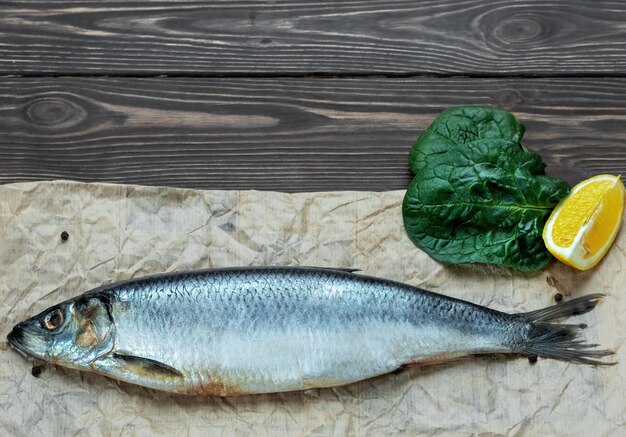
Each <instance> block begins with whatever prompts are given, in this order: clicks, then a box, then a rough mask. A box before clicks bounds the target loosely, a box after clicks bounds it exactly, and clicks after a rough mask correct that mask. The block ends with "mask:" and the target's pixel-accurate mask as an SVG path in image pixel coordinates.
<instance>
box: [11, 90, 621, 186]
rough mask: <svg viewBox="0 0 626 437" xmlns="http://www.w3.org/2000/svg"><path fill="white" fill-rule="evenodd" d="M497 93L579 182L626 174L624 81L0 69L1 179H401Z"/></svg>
mask: <svg viewBox="0 0 626 437" xmlns="http://www.w3.org/2000/svg"><path fill="white" fill-rule="evenodd" d="M473 104H484V105H497V106H500V107H504V108H507V109H509V110H511V111H513V112H514V113H515V114H516V116H517V117H518V118H519V119H520V120H521V121H522V122H523V123H524V124H525V125H526V127H527V133H526V136H525V141H524V143H525V145H527V146H528V147H529V148H530V149H532V150H534V151H537V152H539V153H541V155H542V157H543V158H544V161H545V162H546V163H547V164H548V170H549V172H550V173H552V174H554V175H556V176H559V177H562V178H564V179H566V180H567V181H569V182H570V183H574V182H577V181H579V180H581V179H583V178H586V177H589V176H591V175H594V174H597V173H601V172H610V173H618V174H626V147H625V146H624V145H625V144H626V130H625V129H624V125H625V123H626V79H620V78H611V79H468V78H449V79H443V78H420V79H381V78H362V79H331V78H326V79H299V80H293V79H260V78H257V79H226V78H221V79H219V78H213V79H207V78H185V79H183V78H177V79H173V78H161V79H136V78H100V79H88V78H57V79H54V78H5V79H3V80H1V81H0V132H1V133H2V135H0V183H7V182H16V181H25V180H41V179H52V178H68V179H76V180H81V181H107V182H120V183H138V184H148V185H170V186H179V187H192V188H205V189H236V188H252V189H268V190H281V191H317V190H390V189H403V188H406V186H407V184H408V183H409V180H410V177H411V174H410V172H409V170H408V167H407V157H408V152H409V150H410V147H411V144H412V143H413V142H414V141H415V139H416V138H417V136H418V135H419V133H420V132H421V131H422V130H424V129H425V128H426V127H427V126H428V124H429V123H430V122H431V121H432V119H433V118H434V117H435V116H436V115H437V114H438V113H439V112H440V111H441V110H442V109H444V108H446V107H449V106H453V105H473Z"/></svg>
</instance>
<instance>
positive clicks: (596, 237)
mask: <svg viewBox="0 0 626 437" xmlns="http://www.w3.org/2000/svg"><path fill="white" fill-rule="evenodd" d="M623 210H624V184H623V183H622V181H621V179H620V177H619V176H613V175H607V174H602V175H598V176H594V177H592V178H590V179H587V180H585V181H582V182H581V183H579V184H578V185H576V186H575V187H574V188H572V191H571V192H570V193H569V195H567V196H566V197H565V198H564V199H563V200H561V202H559V204H558V205H557V206H556V208H554V211H552V214H551V215H550V218H549V219H548V221H547V222H546V224H545V227H544V228H543V241H544V242H545V244H546V247H547V248H548V250H549V251H550V253H552V255H554V256H555V257H556V258H557V259H558V260H559V261H561V262H563V263H565V264H567V265H569V266H572V267H575V268H577V269H579V270H587V269H590V268H591V267H593V266H595V265H596V264H597V263H598V262H600V260H601V259H602V257H603V256H604V255H605V254H606V252H607V251H608V250H609V247H611V244H612V243H613V241H614V240H615V237H616V236H617V231H619V228H620V226H621V224H622V212H623Z"/></svg>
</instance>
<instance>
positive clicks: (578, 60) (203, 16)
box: [0, 0, 626, 76]
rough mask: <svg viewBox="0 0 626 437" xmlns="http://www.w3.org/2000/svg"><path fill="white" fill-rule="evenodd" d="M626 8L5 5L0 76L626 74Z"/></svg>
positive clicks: (588, 1) (552, 4) (558, 4)
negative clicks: (625, 23)
mask: <svg viewBox="0 0 626 437" xmlns="http://www.w3.org/2000/svg"><path fill="white" fill-rule="evenodd" d="M624 22H626V2H623V1H594V0H579V1H570V0H550V1H547V0H534V1H533V0H531V1H525V2H519V1H517V0H497V1H489V2H486V1H483V0H449V1H445V2H441V1H434V0H431V1H417V2H416V1H408V0H393V1H387V0H378V1H356V0H354V1H342V2H337V1H335V0H328V1H317V2H302V1H293V0H289V1H287V0H282V1H281V0H279V1H271V2H270V1H264V0H263V1H260V0H254V1H210V2H208V1H206V0H196V1H167V2H166V1H162V0H158V1H151V0H145V1H122V0H116V1H107V0H102V1H98V2H93V1H91V2H89V1H55V2H50V1H48V0H45V1H43V0H18V1H10V2H7V1H4V2H0V35H2V40H1V42H0V74H62V75H63V74H65V75H69V74H127V75H132V74H134V75H137V74H142V75H153V74H169V75H174V74H182V75H185V74H188V73H194V74H210V75H211V74H260V75H262V74H265V75H267V74H283V75H284V74H303V73H304V74H308V73H312V72H316V73H331V74H339V73H341V74H377V73H381V74H416V73H433V74H445V75H448V74H459V73H461V74H472V75H509V76H510V75H517V76H519V75H564V74H567V75H578V74H594V75H601V74H612V75H617V74H623V73H626V26H624V25H623V24H624Z"/></svg>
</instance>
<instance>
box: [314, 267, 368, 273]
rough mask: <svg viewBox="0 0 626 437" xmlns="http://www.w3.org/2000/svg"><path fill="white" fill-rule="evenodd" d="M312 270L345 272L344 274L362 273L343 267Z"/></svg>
mask: <svg viewBox="0 0 626 437" xmlns="http://www.w3.org/2000/svg"><path fill="white" fill-rule="evenodd" d="M310 268H312V269H320V270H329V271H331V272H332V271H335V272H343V273H355V272H360V271H361V269H351V268H342V267H310Z"/></svg>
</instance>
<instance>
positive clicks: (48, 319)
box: [42, 308, 64, 331]
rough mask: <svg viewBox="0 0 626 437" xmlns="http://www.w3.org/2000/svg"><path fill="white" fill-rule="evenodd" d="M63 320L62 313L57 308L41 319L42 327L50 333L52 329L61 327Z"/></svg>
mask: <svg viewBox="0 0 626 437" xmlns="http://www.w3.org/2000/svg"><path fill="white" fill-rule="evenodd" d="M63 320H64V317H63V312H62V311H61V310H60V309H59V308H57V309H55V310H52V311H50V312H49V313H48V314H46V316H45V317H44V318H43V322H42V326H43V327H44V328H46V329H47V330H48V331H52V330H53V329H56V328H58V327H59V326H61V325H62V324H63Z"/></svg>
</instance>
